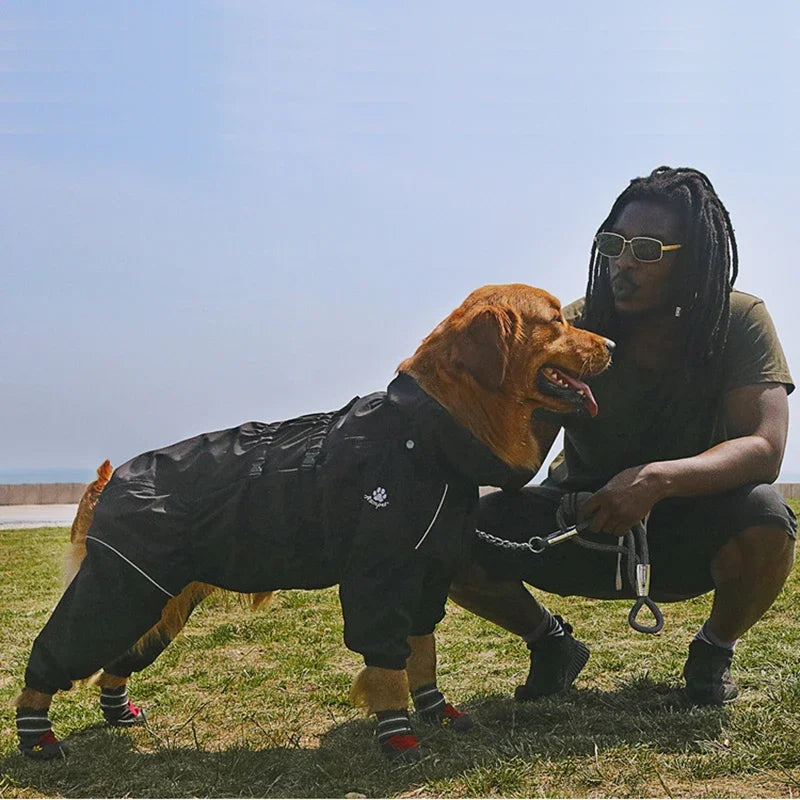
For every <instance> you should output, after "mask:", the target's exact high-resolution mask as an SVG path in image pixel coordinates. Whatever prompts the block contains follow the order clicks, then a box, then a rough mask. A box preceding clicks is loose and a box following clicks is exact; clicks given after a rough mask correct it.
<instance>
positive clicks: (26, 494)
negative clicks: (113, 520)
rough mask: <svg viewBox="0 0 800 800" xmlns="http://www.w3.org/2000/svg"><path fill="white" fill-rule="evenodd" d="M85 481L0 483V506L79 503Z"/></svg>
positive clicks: (84, 488) (84, 487)
mask: <svg viewBox="0 0 800 800" xmlns="http://www.w3.org/2000/svg"><path fill="white" fill-rule="evenodd" d="M86 486H87V484H85V483H5V484H0V506H42V505H56V504H59V505H60V504H65V503H77V502H78V501H79V500H80V499H81V496H82V495H83V493H84V491H85V490H86Z"/></svg>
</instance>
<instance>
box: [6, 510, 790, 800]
mask: <svg viewBox="0 0 800 800" xmlns="http://www.w3.org/2000/svg"><path fill="white" fill-rule="evenodd" d="M794 508H795V510H800V503H798V502H797V501H795V502H794ZM66 539H67V532H66V530H64V529H53V528H49V529H42V530H35V531H0V708H1V709H2V710H0V797H40V796H52V797H55V796H66V797H75V796H80V797H92V796H102V797H122V796H134V797H176V796H177V797H190V796H229V797H230V796H257V797H340V796H343V795H345V794H346V793H348V792H358V793H360V794H363V795H366V796H369V797H374V796H379V797H393V796H415V797H419V796H431V795H433V796H443V797H464V796H469V797H484V796H490V797H533V796H554V797H611V796H616V797H626V796H636V797H647V796H659V797H665V796H675V797H677V796H692V797H705V796H715V797H726V796H727V797H758V796H770V797H775V796H787V797H788V796H792V795H796V794H797V793H798V792H800V626H798V625H797V624H796V622H795V619H796V615H797V612H796V609H797V607H798V601H799V600H800V598H798V593H799V592H800V578H798V577H797V576H796V575H793V576H792V577H791V578H790V579H789V582H788V583H787V586H786V588H785V589H784V591H783V592H782V594H781V595H780V597H779V598H778V600H777V602H776V603H775V605H774V606H773V607H772V609H770V611H769V612H768V613H767V615H766V616H765V617H764V619H763V620H762V621H761V623H760V624H759V625H757V626H756V627H755V628H754V629H753V630H752V631H751V632H750V633H749V634H748V635H747V637H745V638H744V639H743V640H742V642H741V643H740V645H739V647H738V648H737V655H736V661H735V677H736V679H737V682H738V683H739V686H740V689H741V690H742V695H741V697H740V699H739V700H738V701H737V702H736V703H735V704H733V705H732V706H730V707H728V708H725V709H692V708H690V707H688V706H687V705H686V703H685V701H684V699H683V696H682V693H681V685H682V682H681V679H680V673H681V669H682V666H683V662H684V660H685V657H686V646H687V644H688V642H689V640H690V639H691V637H692V636H693V635H694V633H695V631H696V629H697V628H698V627H699V625H700V624H701V623H702V621H703V620H704V619H705V618H706V616H707V614H708V611H709V607H710V597H703V598H698V599H696V600H693V601H689V602H686V603H679V604H672V605H664V606H662V610H663V611H664V614H665V617H666V623H665V626H664V631H663V632H662V633H661V634H659V635H658V636H643V635H641V634H636V633H634V632H632V631H631V630H630V629H629V628H628V625H627V622H626V617H627V612H628V608H629V603H627V602H604V603H600V602H592V601H586V600H580V599H575V598H571V599H561V598H556V597H545V598H544V599H545V601H546V602H547V603H548V604H549V605H550V606H551V607H552V608H554V609H557V610H558V611H560V612H561V613H563V614H564V615H565V616H566V617H567V618H568V619H569V620H570V621H571V622H572V623H573V624H574V625H575V627H576V629H577V632H578V633H579V635H580V637H581V639H583V640H585V641H586V642H587V643H588V644H589V646H590V647H591V648H592V658H591V659H590V660H589V663H588V665H587V666H586V668H585V669H584V671H583V672H582V673H581V676H580V677H579V679H578V681H577V683H576V688H575V689H574V690H573V691H572V692H570V693H569V694H568V695H566V696H564V697H560V698H557V699H553V698H550V699H546V700H543V701H540V702H538V703H535V704H529V705H519V704H516V703H514V702H513V700H511V699H510V694H511V692H512V691H513V688H514V686H516V684H517V683H518V682H520V681H521V680H522V679H523V678H524V676H525V674H526V669H527V651H526V650H525V649H524V648H523V647H522V646H521V645H520V643H519V641H518V640H516V639H515V637H513V636H511V635H510V634H507V633H505V632H503V631H501V630H499V629H498V628H496V627H494V626H492V625H490V624H488V623H485V622H483V621H481V620H479V619H477V618H476V617H473V616H472V615H470V614H468V613H466V612H464V611H463V610H461V609H459V608H457V607H454V606H450V607H449V610H448V615H447V617H446V619H445V620H444V622H443V623H442V625H441V626H440V628H439V634H438V646H439V663H440V671H439V675H440V681H439V682H440V685H441V686H442V688H443V689H444V690H445V691H446V693H447V694H448V696H449V697H451V698H452V699H453V700H455V701H457V702H458V703H459V704H460V705H462V706H464V707H465V708H466V709H467V710H469V711H470V712H471V713H472V714H473V716H474V719H475V721H476V723H477V725H476V728H475V729H474V730H473V731H472V732H471V733H470V734H468V735H466V736H463V737H456V736H455V735H452V734H450V733H449V732H448V731H446V730H432V729H429V728H423V727H420V728H418V733H420V734H421V735H422V736H421V738H422V739H423V746H424V748H425V752H426V754H427V755H426V757H425V758H424V759H423V761H422V762H421V763H419V764H417V765H414V766H412V767H400V766H392V765H388V764H387V763H386V762H385V761H384V760H383V759H382V758H381V756H380V755H379V754H378V752H377V749H376V747H375V744H374V741H373V737H372V724H371V722H369V721H365V720H364V719H363V718H362V717H361V716H360V715H359V713H358V712H356V711H355V710H354V709H352V708H351V707H350V706H349V704H348V703H347V694H348V689H349V686H350V681H351V679H352V677H353V676H354V675H355V673H356V672H357V671H358V669H359V668H360V659H359V658H358V657H357V656H355V655H354V654H353V653H350V652H349V651H347V650H346V649H345V648H344V645H343V644H342V642H341V617H340V612H339V607H338V601H337V597H336V592H335V590H327V591H322V592H283V593H281V594H279V595H278V597H277V598H276V600H275V602H274V603H273V606H272V608H271V609H270V610H269V611H268V612H266V613H264V612H256V613H251V612H249V611H246V610H244V609H243V608H241V607H240V604H239V603H238V601H237V600H236V598H234V597H232V596H225V595H220V596H215V597H212V598H210V599H209V600H207V601H206V602H205V603H204V604H203V606H201V607H200V608H199V609H198V610H197V611H196V612H195V614H194V616H193V617H192V619H191V620H190V622H189V625H188V626H187V628H186V631H185V634H184V635H183V636H182V637H180V638H179V639H178V640H177V641H176V642H174V643H173V645H172V646H171V647H170V648H168V650H167V651H166V652H165V653H164V655H163V656H162V657H161V658H160V659H159V660H158V661H157V662H156V663H155V664H154V665H153V666H152V667H151V668H150V669H148V670H146V671H145V672H144V673H143V674H141V675H138V676H135V677H134V678H133V680H132V681H131V695H132V697H133V698H134V699H135V701H136V702H138V703H141V704H142V705H144V706H145V707H146V708H147V711H148V713H149V718H150V722H149V723H148V725H147V726H146V727H144V728H141V729H136V730H125V731H118V730H113V729H109V728H106V727H105V726H103V725H101V724H100V720H101V716H100V712H99V710H98V707H97V690H96V689H93V688H91V687H78V688H75V689H73V690H72V691H71V692H69V693H66V694H63V695H59V696H58V697H57V698H56V701H55V703H54V705H53V714H52V717H53V720H54V722H55V726H56V730H57V732H58V733H59V735H61V736H62V737H66V739H67V742H68V745H69V747H70V751H71V755H70V757H69V758H68V759H67V760H65V761H59V762H56V763H47V764H38V763H34V762H29V761H27V760H25V759H23V758H22V757H21V756H20V755H18V754H17V752H16V741H15V736H14V724H13V710H12V709H11V705H12V702H13V699H14V697H15V695H16V694H17V692H18V690H19V687H20V683H21V680H22V675H23V672H24V668H25V662H26V659H27V656H28V652H29V649H30V645H31V643H32V641H33V639H34V637H35V636H36V634H37V632H38V631H39V629H40V628H41V626H42V625H43V623H44V622H45V620H46V619H47V616H48V614H49V611H50V609H51V608H52V606H53V605H54V603H55V602H56V601H57V599H58V596H59V593H60V584H59V577H58V576H59V569H60V559H61V554H62V552H63V550H64V547H65V544H66Z"/></svg>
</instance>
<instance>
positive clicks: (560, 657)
mask: <svg viewBox="0 0 800 800" xmlns="http://www.w3.org/2000/svg"><path fill="white" fill-rule="evenodd" d="M553 619H555V620H557V621H558V629H560V633H559V634H558V635H549V636H542V637H541V638H540V639H537V640H536V641H535V642H533V643H532V644H529V645H528V649H529V650H530V651H531V667H530V671H529V672H528V677H527V679H526V681H525V683H524V684H523V685H522V686H518V687H517V689H516V691H515V692H514V699H516V700H518V701H520V702H524V701H526V700H535V699H536V698H537V697H544V696H545V695H548V694H557V693H558V692H565V691H566V690H567V689H569V687H570V686H572V683H573V681H574V680H575V678H577V677H578V674H579V673H580V671H581V670H582V669H583V668H584V667H585V666H586V662H587V661H588V660H589V648H588V647H587V646H586V645H585V644H584V643H583V642H581V641H580V640H578V639H576V638H575V637H574V636H573V635H572V625H570V624H569V623H568V622H565V621H564V620H563V619H562V618H561V617H560V616H558V615H555V616H554V617H553Z"/></svg>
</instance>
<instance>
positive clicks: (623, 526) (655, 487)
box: [582, 464, 662, 536]
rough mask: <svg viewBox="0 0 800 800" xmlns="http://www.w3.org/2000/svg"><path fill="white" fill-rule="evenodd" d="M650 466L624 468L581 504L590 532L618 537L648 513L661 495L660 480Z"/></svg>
mask: <svg viewBox="0 0 800 800" xmlns="http://www.w3.org/2000/svg"><path fill="white" fill-rule="evenodd" d="M649 466H650V465H649V464H643V465H641V466H638V467H631V468H630V469H626V470H623V471H622V472H620V473H619V474H618V475H615V476H614V477H613V478H612V479H611V480H610V481H609V482H608V483H607V484H606V485H605V486H604V487H603V488H602V489H600V490H599V491H597V492H595V493H594V494H593V495H592V496H591V497H590V498H589V499H588V500H587V501H586V502H585V503H584V504H583V509H582V516H583V517H585V518H586V519H588V520H589V521H590V522H591V526H592V530H593V531H597V532H598V533H610V534H616V535H617V536H621V535H622V534H624V533H627V532H628V531H629V530H630V529H631V528H632V527H633V526H634V525H635V524H636V523H637V522H641V520H643V519H644V518H645V517H646V516H647V514H649V513H650V509H651V508H652V507H653V506H654V505H655V504H656V503H657V502H658V501H659V500H660V499H661V497H662V495H661V485H660V481H659V480H658V478H657V477H656V476H655V475H654V474H653V472H652V470H649V469H648V467H649Z"/></svg>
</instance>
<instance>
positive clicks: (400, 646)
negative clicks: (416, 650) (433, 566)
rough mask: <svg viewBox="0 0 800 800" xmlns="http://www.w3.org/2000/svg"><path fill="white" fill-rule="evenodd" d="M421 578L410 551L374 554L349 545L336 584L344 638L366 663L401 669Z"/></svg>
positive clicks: (406, 653)
mask: <svg viewBox="0 0 800 800" xmlns="http://www.w3.org/2000/svg"><path fill="white" fill-rule="evenodd" d="M359 550H360V551H361V552H359ZM421 583H422V574H421V568H420V565H419V564H418V563H417V562H416V559H415V558H414V554H413V552H411V553H409V554H408V555H407V556H406V557H405V558H399V557H397V556H394V557H392V556H384V557H383V558H380V557H379V558H374V557H370V555H369V553H368V552H364V548H363V547H361V548H354V552H353V555H352V556H351V558H350V562H349V564H348V565H347V567H346V569H345V572H344V574H343V576H342V580H341V583H340V584H339V600H340V601H341V604H342V614H343V616H344V643H345V645H347V647H348V648H349V649H350V650H353V651H355V652H356V653H361V655H362V656H364V663H365V664H366V665H367V666H368V667H383V668H384V669H405V666H406V659H407V658H408V656H409V654H410V652H411V649H410V647H409V645H408V637H409V635H410V633H411V628H412V623H413V621H414V616H415V611H416V608H415V606H416V605H417V600H418V598H419V596H420V588H421Z"/></svg>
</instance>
